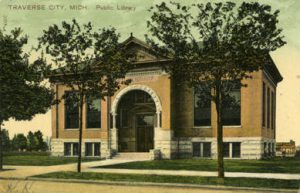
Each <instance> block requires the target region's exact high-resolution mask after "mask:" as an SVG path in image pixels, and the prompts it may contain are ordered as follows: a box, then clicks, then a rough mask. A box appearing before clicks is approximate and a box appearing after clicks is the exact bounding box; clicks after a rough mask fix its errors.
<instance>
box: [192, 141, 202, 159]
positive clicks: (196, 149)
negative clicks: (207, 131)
mask: <svg viewBox="0 0 300 193" xmlns="http://www.w3.org/2000/svg"><path fill="white" fill-rule="evenodd" d="M200 145H201V143H199V142H195V143H193V157H200V156H201V153H200Z"/></svg>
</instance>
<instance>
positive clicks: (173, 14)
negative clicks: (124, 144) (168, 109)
mask: <svg viewBox="0 0 300 193" xmlns="http://www.w3.org/2000/svg"><path fill="white" fill-rule="evenodd" d="M149 11H150V12H151V13H152V16H151V20H149V21H148V29H149V31H150V33H151V36H150V37H149V36H147V39H148V42H149V43H150V44H151V45H152V46H153V48H154V49H156V50H157V51H158V52H159V53H160V54H163V55H165V56H166V57H170V56H171V57H172V58H173V59H174V60H173V63H172V64H171V65H169V66H168V67H167V70H168V71H169V72H170V74H171V76H172V77H177V78H180V79H181V80H185V81H187V82H188V83H190V84H192V85H195V84H198V83H199V82H206V83H208V84H209V86H210V87H214V86H215V83H216V81H220V80H226V79H231V80H241V79H243V78H249V72H253V71H257V70H259V69H261V68H262V66H263V65H268V64H270V58H269V52H270V51H274V50H276V49H277V48H279V47H281V46H283V45H284V44H285V41H284V40H283V36H282V35H281V31H282V30H281V29H279V28H277V23H278V14H279V11H278V10H276V11H274V12H273V11H272V10H271V7H270V6H269V5H261V4H259V3H257V2H256V3H246V2H244V3H242V4H241V5H239V6H236V4H235V3H233V2H226V3H223V2H220V3H206V4H203V3H200V4H194V5H192V6H185V5H181V4H179V3H170V4H167V3H164V2H163V3H161V4H159V5H155V6H154V7H151V8H150V10H149ZM199 72H200V73H201V76H199Z"/></svg>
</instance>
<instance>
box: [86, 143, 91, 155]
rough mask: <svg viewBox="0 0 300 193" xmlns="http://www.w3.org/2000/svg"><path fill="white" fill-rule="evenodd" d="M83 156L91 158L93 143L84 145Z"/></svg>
mask: <svg viewBox="0 0 300 193" xmlns="http://www.w3.org/2000/svg"><path fill="white" fill-rule="evenodd" d="M85 156H93V143H85Z"/></svg>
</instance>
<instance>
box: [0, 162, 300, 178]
mask: <svg viewBox="0 0 300 193" xmlns="http://www.w3.org/2000/svg"><path fill="white" fill-rule="evenodd" d="M135 161H137V160H136V159H135V160H126V159H108V160H101V161H93V162H83V163H82V172H97V173H118V174H146V175H171V176H211V177H214V176H217V172H208V171H189V170H138V169H110V168H94V167H96V166H106V165H114V164H120V163H128V162H135ZM139 161H143V159H141V160H139ZM76 168H77V164H76V163H72V164H65V165H55V166H4V169H7V170H5V171H1V172H0V178H19V179H24V178H28V177H30V176H35V175H40V174H45V173H51V172H60V171H76ZM225 176H226V177H248V178H268V179H289V180H300V174H284V173H245V172H225Z"/></svg>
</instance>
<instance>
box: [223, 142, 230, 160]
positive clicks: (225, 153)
mask: <svg viewBox="0 0 300 193" xmlns="http://www.w3.org/2000/svg"><path fill="white" fill-rule="evenodd" d="M223 156H224V157H229V143H223Z"/></svg>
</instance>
